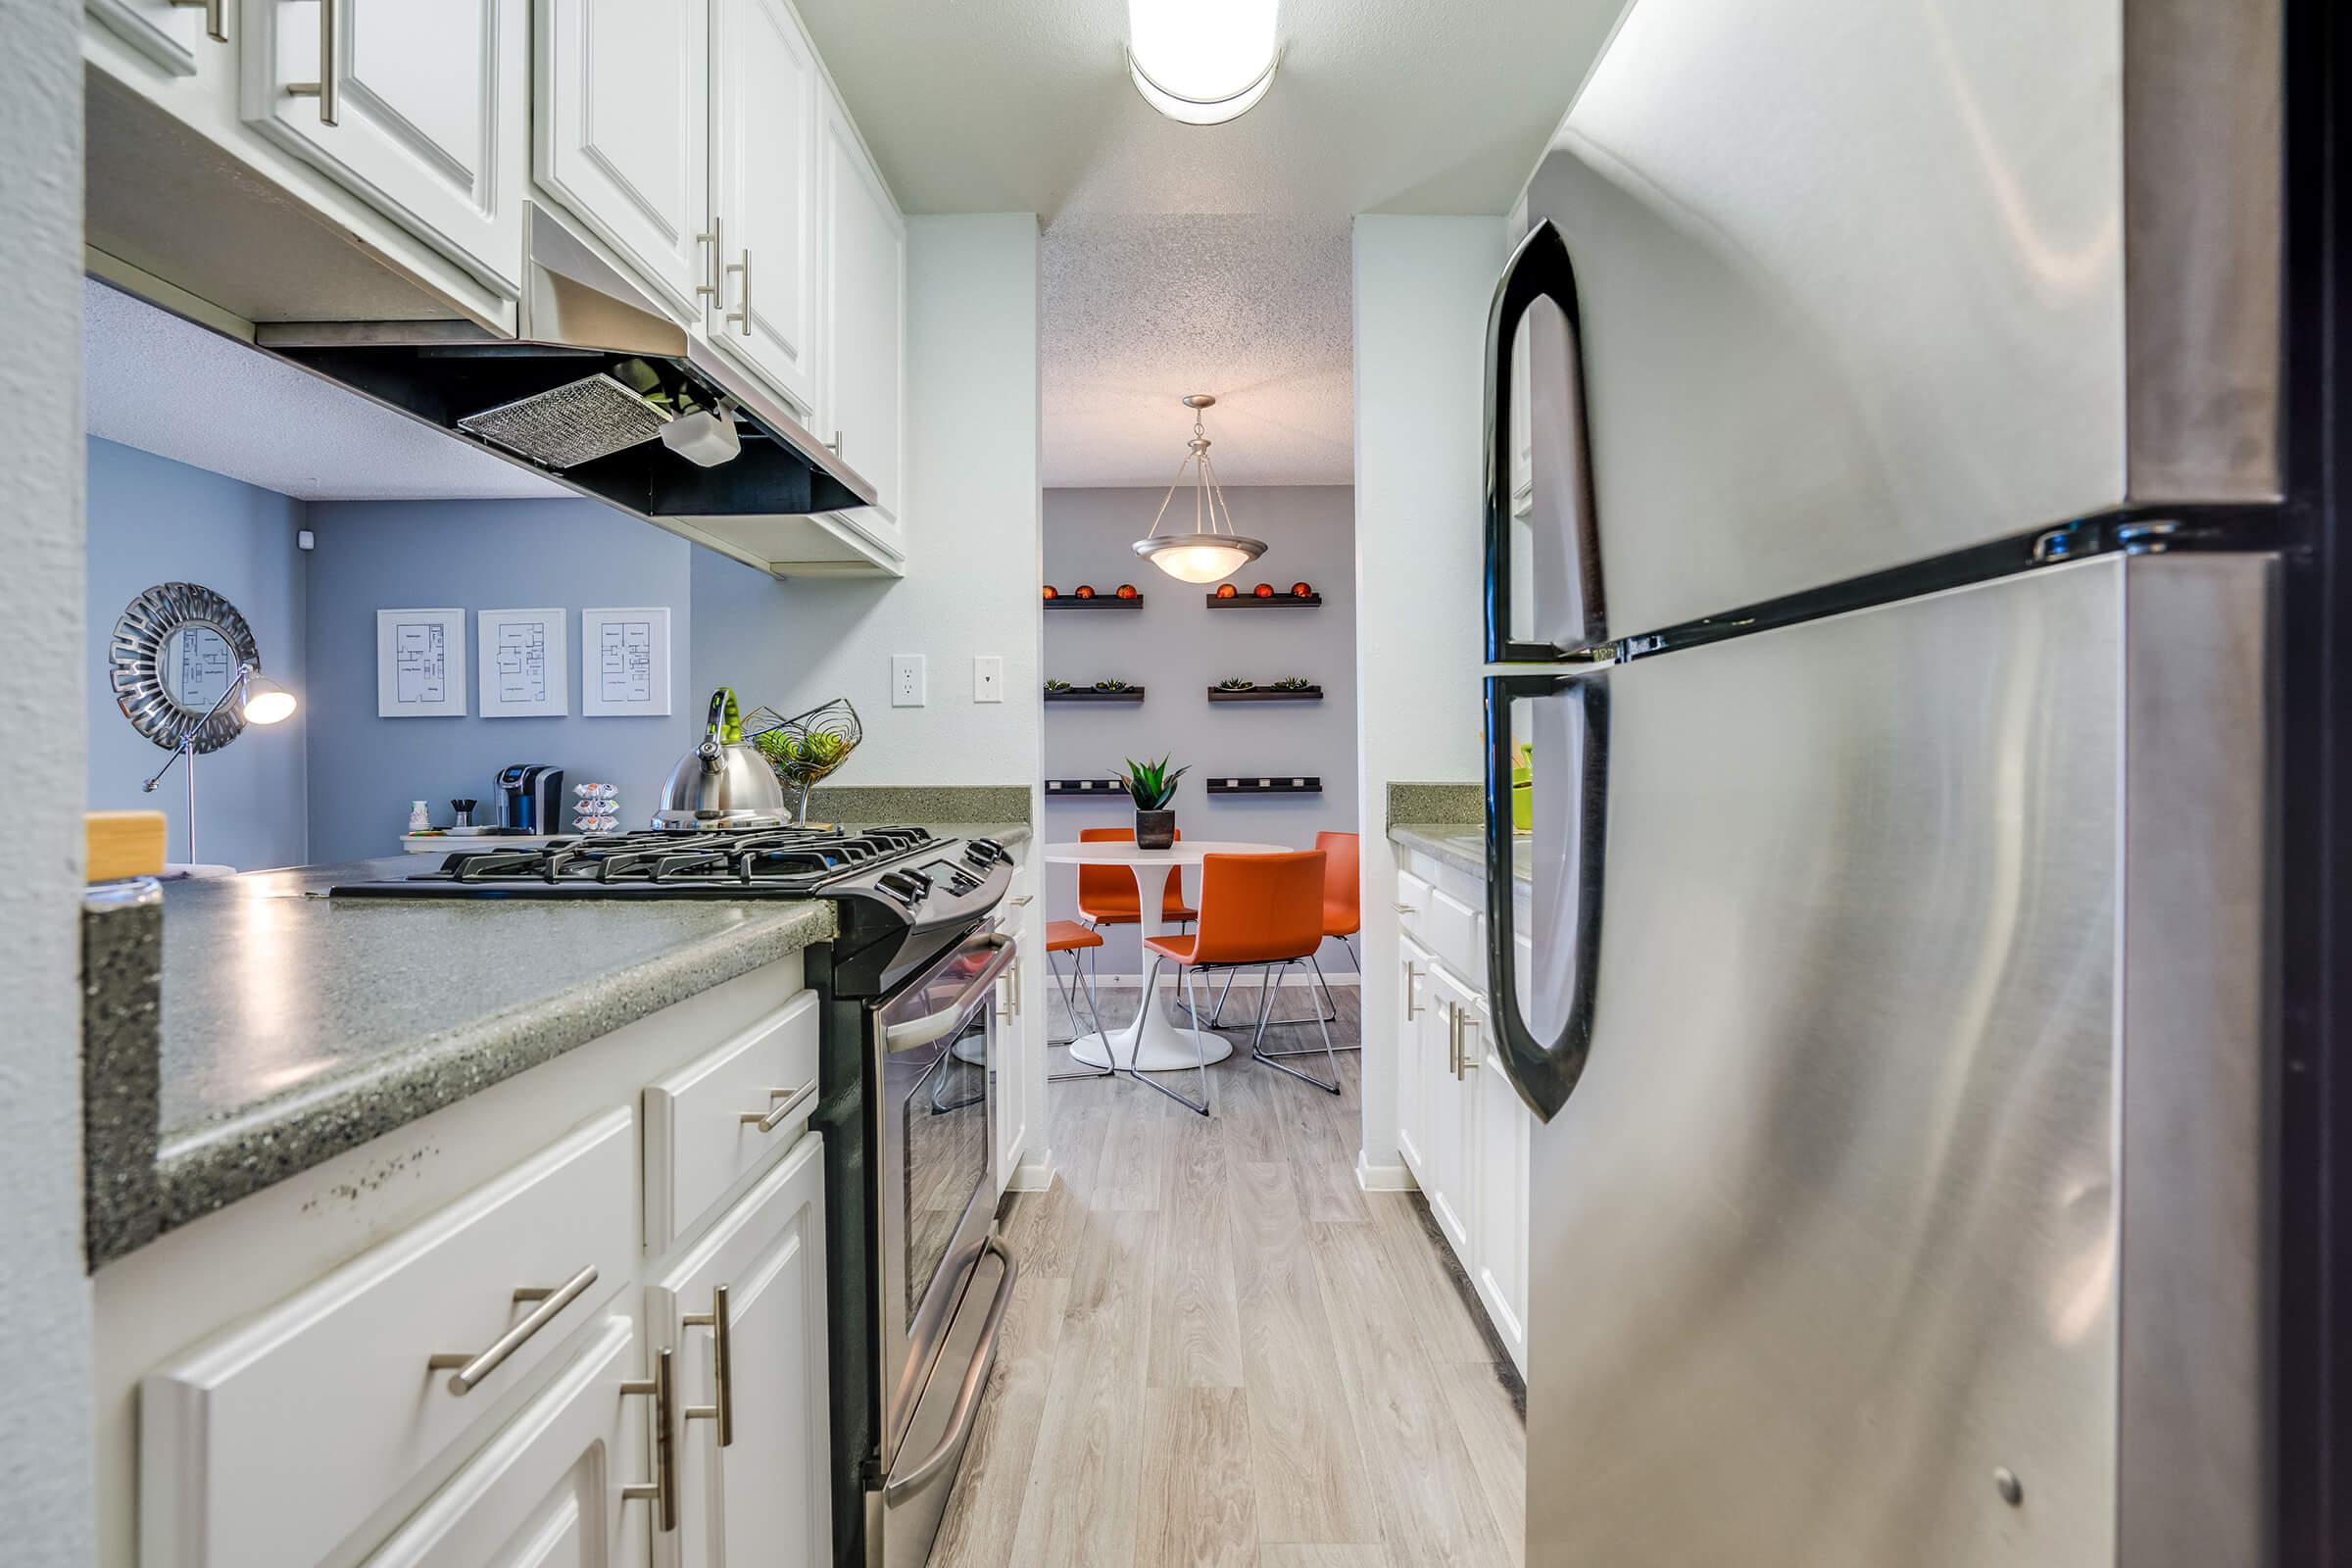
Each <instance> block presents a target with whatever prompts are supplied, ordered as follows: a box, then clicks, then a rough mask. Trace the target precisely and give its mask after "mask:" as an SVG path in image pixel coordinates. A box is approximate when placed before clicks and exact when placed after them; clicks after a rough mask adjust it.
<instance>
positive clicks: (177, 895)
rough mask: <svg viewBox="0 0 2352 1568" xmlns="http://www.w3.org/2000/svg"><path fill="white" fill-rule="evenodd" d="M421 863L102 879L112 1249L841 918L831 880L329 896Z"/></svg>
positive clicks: (100, 1053) (93, 1133)
mask: <svg viewBox="0 0 2352 1568" xmlns="http://www.w3.org/2000/svg"><path fill="white" fill-rule="evenodd" d="M416 870H417V862H416V860H415V859H414V858H410V857H404V856H394V857H390V858H384V859H379V860H363V861H355V862H352V863H349V864H344V865H327V866H302V867H297V868H294V869H290V870H282V871H256V872H250V873H247V874H245V875H241V876H232V877H223V878H220V879H217V880H195V881H184V882H174V883H169V884H166V885H165V886H164V888H163V891H162V897H161V900H160V903H156V902H148V903H145V904H140V903H136V902H132V901H129V900H125V899H121V898H117V899H115V900H113V901H112V902H111V904H110V903H109V902H108V901H106V900H104V899H100V900H96V901H94V907H93V908H92V910H91V912H90V913H89V915H88V916H87V917H86V920H85V936H84V952H85V957H84V985H85V991H86V995H85V999H84V1005H85V1008H86V1009H87V1011H88V1026H87V1027H86V1029H85V1041H84V1048H83V1049H84V1058H85V1059H84V1063H83V1066H84V1073H85V1077H86V1079H87V1083H88V1093H87V1097H86V1098H87V1109H86V1113H85V1117H86V1126H85V1140H84V1142H85V1146H86V1148H85V1153H86V1157H87V1160H88V1164H89V1170H88V1198H87V1202H88V1215H87V1219H88V1246H89V1254H90V1262H91V1264H92V1266H93V1267H94V1266H96V1265H97V1264H99V1263H102V1262H104V1261H106V1260H107V1259H109V1258H113V1257H118V1256H121V1255H122V1254H123V1253H125V1252H128V1251H130V1250H134V1249H136V1248H138V1247H140V1246H143V1245H145V1244H146V1243H147V1242H149V1241H151V1240H153V1239H154V1238H155V1237H157V1236H159V1235H161V1234H163V1233H164V1232H166V1231H170V1230H172V1229H175V1228H176V1227H178V1226H181V1225H184V1224H186V1223H187V1222H188V1221H190V1220H192V1219H194V1218H196V1217H198V1216H199V1215H202V1214H205V1213H209V1212H210V1211H212V1210H214V1209H216V1208H221V1207H223V1206H225V1205H226V1204H229V1203H232V1202H234V1201H237V1200H238V1199H241V1198H244V1197H246V1196H248V1195H249V1194H252V1193H255V1192H259V1191H260V1190H262V1189H263V1188H266V1187H268V1186H270V1185H271V1184H272V1183H275V1182H278V1181H281V1180H283V1179H284V1178H286V1177H288V1176H291V1175H293V1174H295V1173H296V1172H298V1171H302V1170H306V1169H309V1168H310V1167H312V1166H314V1165H317V1164H319V1163H320V1162H321V1161H324V1160H326V1159H329V1158H332V1157H333V1156H334V1155H336V1154H339V1153H342V1152H345V1151H346V1150H350V1149H356V1148H358V1147H359V1146H360V1145H362V1144H364V1143H367V1142H368V1140H370V1139H373V1138H377V1137H380V1136H382V1135H383V1134H385V1133H387V1132H390V1131H392V1130H394V1129H395V1128H398V1127H401V1126H403V1125H405V1124H407V1123H409V1122H412V1121H415V1120H417V1118H419V1117H421V1116H424V1115H426V1114H428V1113H430V1112H432V1111H435V1110H438V1109H440V1108H441V1107H442V1106H444V1105H448V1104H452V1103H455V1102H457V1101H459V1100H462V1099H464V1098H466V1096H468V1095H471V1094H474V1093H476V1092H477V1091H479V1090H482V1089H485V1088H487V1087H489V1086H490V1085H492V1084H495V1083H499V1082H502V1081H503V1080H505V1079H508V1078H512V1077H514V1076H515V1074H517V1073H520V1072H523V1071H525V1070H527V1069H528V1068H531V1067H534V1066H537V1065H538V1064H540V1063H541V1062H545V1061H548V1060H551V1059H553V1058H554V1057H556V1056H559V1055H562V1054H564V1053H565V1052H567V1051H570V1050H572V1049H573V1048H575V1047H578V1046H582V1045H585V1044H587V1043H588V1042H589V1041H592V1040H596V1039H599V1038H601V1037H603V1036H605V1035H608V1034H611V1033H612V1032H613V1030H615V1029H618V1028H620V1027H621V1026H623V1025H624V1024H628V1023H630V1022H633V1021H635V1020H636V1019H638V1018H642V1017H645V1016H648V1015H649V1014H652V1013H655V1012H658V1011H660V1010H662V1008H664V1007H667V1006H670V1005H674V1004H676V1003H679V1002H682V1001H684V1000H686V999H687V998H689V997H692V996H695V995H698V994H699V993H701V992H704V991H708V990H710V989H711V988H712V987H714V986H717V985H720V984H722V983H724V982H726V981H728V980H731V979H733V978H735V977H736V976H738V975H743V974H748V973H749V972H751V971H752V970H754V969H757V968H759V967H760V966H761V965H763V964H767V963H772V962H775V961H776V960H777V959H780V958H783V957H786V956H790V955H792V954H795V953H798V952H800V951H801V950H802V949H804V948H806V947H808V946H809V945H810V944H812V943H818V942H824V941H827V940H829V939H831V937H832V936H833V934H834V916H833V907H832V905H831V904H829V903H827V902H825V901H823V900H821V899H810V900H798V899H795V900H766V901H761V900H741V901H725V900H705V899H639V900H577V901H567V902H556V901H545V900H536V901H535V900H497V899H451V900H441V899H418V900H405V899H335V900H330V899H329V898H327V897H326V890H327V889H328V888H329V887H332V886H334V885H336V884H338V883H348V882H359V881H368V880H376V879H381V878H386V877H397V876H405V875H409V874H413V873H414V872H415V871H416ZM149 926H152V927H154V928H155V929H153V930H152V931H149V930H147V929H145V928H146V927H149ZM159 957H160V968H159V965H158V959H159ZM142 993H143V997H142Z"/></svg>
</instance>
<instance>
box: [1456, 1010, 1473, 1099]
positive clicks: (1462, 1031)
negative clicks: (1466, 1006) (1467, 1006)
mask: <svg viewBox="0 0 2352 1568" xmlns="http://www.w3.org/2000/svg"><path fill="white" fill-rule="evenodd" d="M1477 1027H1478V1019H1477V1018H1475V1017H1473V1016H1472V1015H1471V1014H1469V1013H1467V1012H1465V1011H1463V1010H1462V1009H1461V1008H1459V1007H1456V1008H1454V1009H1453V1032H1454V1034H1455V1035H1456V1036H1458V1037H1459V1038H1460V1040H1461V1044H1459V1045H1457V1046H1455V1047H1454V1048H1453V1062H1454V1066H1453V1076H1454V1077H1455V1078H1457V1079H1460V1080H1462V1081H1464V1082H1467V1081H1468V1080H1469V1077H1470V1075H1471V1074H1472V1073H1474V1072H1476V1071H1478V1053H1477V1051H1476V1049H1475V1048H1474V1047H1473V1045H1472V1042H1471V1037H1470V1032H1471V1031H1472V1030H1474V1029H1476V1028H1477Z"/></svg>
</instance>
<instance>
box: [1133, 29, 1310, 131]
mask: <svg viewBox="0 0 2352 1568" xmlns="http://www.w3.org/2000/svg"><path fill="white" fill-rule="evenodd" d="M1278 4H1279V0H1127V73H1128V74H1129V75H1130V76H1132V77H1133V78H1134V80H1135V90H1136V91H1137V92H1140V93H1142V94H1143V95H1144V102H1146V103H1148V104H1150V105H1151V106H1152V108H1154V109H1156V110H1158V111H1159V112H1160V113H1161V114H1163V115H1165V116H1167V117H1168V118H1169V119H1170V120H1173V121H1177V122H1179V123H1183V124H1187V125H1221V124H1223V123H1225V122H1227V121H1229V120H1238V119H1239V118H1241V117H1242V116H1243V115H1246V114H1248V113H1249V112H1250V109H1251V108H1252V107H1254V106H1255V105H1256V103H1257V101H1258V100H1259V99H1260V98H1263V97H1264V96H1265V95H1266V93H1267V91H1268V90H1269V89H1270V88H1272V87H1273V85H1274V68H1275V67H1276V66H1278V65H1280V64H1281V63H1282V49H1281V46H1280V45H1279V44H1277V43H1276V42H1275V38H1274V24H1275V17H1276V7H1277V5H1278Z"/></svg>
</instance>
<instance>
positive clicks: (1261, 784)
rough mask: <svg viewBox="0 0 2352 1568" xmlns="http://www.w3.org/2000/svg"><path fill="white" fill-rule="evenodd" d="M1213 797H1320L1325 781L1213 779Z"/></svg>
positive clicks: (1277, 777)
mask: <svg viewBox="0 0 2352 1568" xmlns="http://www.w3.org/2000/svg"><path fill="white" fill-rule="evenodd" d="M1208 793H1209V794H1211V795H1320V794H1322V793H1323V781H1322V780H1321V779H1319V778H1310V777H1304V776H1301V775H1299V774H1295V773H1294V774H1291V775H1288V776H1283V775H1279V774H1267V775H1265V776H1264V777H1249V776H1244V777H1240V778H1212V779H1210V780H1209V781H1208Z"/></svg>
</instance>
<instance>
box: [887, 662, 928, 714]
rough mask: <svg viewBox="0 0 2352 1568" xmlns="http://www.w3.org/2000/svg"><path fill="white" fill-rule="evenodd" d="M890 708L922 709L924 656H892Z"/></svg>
mask: <svg viewBox="0 0 2352 1568" xmlns="http://www.w3.org/2000/svg"><path fill="white" fill-rule="evenodd" d="M890 706H891V707H893V708H920V707H922V706H923V656H922V655H920V654H893V655H891V656H890Z"/></svg>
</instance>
